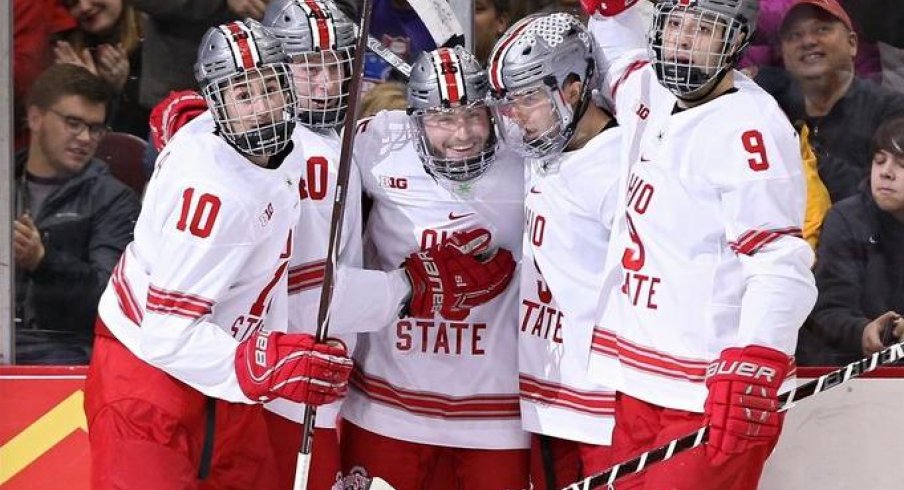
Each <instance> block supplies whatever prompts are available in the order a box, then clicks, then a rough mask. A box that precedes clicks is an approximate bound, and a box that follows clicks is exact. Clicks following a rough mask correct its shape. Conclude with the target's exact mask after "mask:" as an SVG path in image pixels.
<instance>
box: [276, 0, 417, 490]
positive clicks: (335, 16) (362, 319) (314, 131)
mask: <svg viewBox="0 0 904 490" xmlns="http://www.w3.org/2000/svg"><path fill="white" fill-rule="evenodd" d="M262 23H263V24H264V25H265V26H267V27H268V28H269V29H270V30H271V31H272V32H273V34H274V35H275V36H276V37H277V38H278V39H280V41H282V43H283V46H284V47H285V49H286V52H287V53H288V54H289V56H290V57H291V58H292V62H291V64H290V65H289V66H290V68H291V70H292V73H293V80H294V82H295V90H296V92H297V93H298V104H297V106H296V117H297V121H298V122H299V125H300V127H299V128H297V129H296V131H297V132H298V133H300V137H301V138H302V140H303V141H304V148H303V149H302V151H301V153H302V155H301V156H300V159H301V161H302V169H301V176H300V179H299V181H298V182H299V197H300V199H301V213H300V216H299V219H298V222H297V223H296V225H295V231H296V236H304V237H305V239H304V240H303V241H298V242H296V244H295V249H294V250H293V252H292V258H291V259H289V273H288V274H289V275H288V286H289V331H290V332H304V333H311V334H312V333H314V332H315V329H316V327H317V313H318V309H319V305H320V292H321V287H322V283H323V278H324V272H325V267H326V257H327V246H328V245H329V239H330V221H331V216H332V209H333V201H334V199H335V196H336V180H337V177H338V173H339V156H340V147H341V141H340V138H339V135H338V133H337V131H336V130H337V129H338V127H339V126H341V125H342V123H343V122H344V120H345V116H346V111H347V108H348V92H349V82H350V80H351V73H352V67H351V61H352V56H353V53H354V48H355V41H356V39H357V36H356V29H357V28H356V27H355V25H354V24H353V23H352V21H351V20H350V19H348V17H346V16H345V15H344V14H343V13H342V12H341V11H340V10H339V9H338V8H337V7H336V6H335V5H334V4H333V3H331V2H325V1H321V0H272V1H271V2H270V3H269V4H267V9H266V11H265V13H264V18H263V21H262ZM343 224H344V226H343V231H342V245H341V247H340V264H341V265H340V269H341V272H340V274H341V275H342V277H341V278H339V277H337V278H336V280H335V281H334V286H335V289H334V291H335V292H334V299H335V300H336V303H337V304H338V303H340V302H344V300H345V299H344V298H343V297H342V296H345V293H344V292H343V291H345V288H344V286H346V285H348V284H351V285H354V286H355V289H356V291H355V292H354V296H357V297H358V301H357V303H358V304H360V305H362V306H365V308H361V307H341V306H337V307H336V308H334V309H333V310H332V315H331V321H330V327H331V328H330V331H331V335H332V336H334V337H337V338H339V339H341V340H342V341H343V342H344V343H345V344H346V346H347V347H348V349H350V350H353V349H354V335H353V334H352V335H335V334H336V333H337V332H340V331H345V333H348V331H347V330H344V328H343V327H344V326H350V327H351V328H355V329H368V330H372V329H374V328H379V327H381V326H382V325H385V324H386V323H388V322H389V321H391V320H392V319H393V318H396V317H397V316H398V311H399V308H400V306H401V304H402V301H403V300H404V298H405V295H406V294H407V292H408V283H407V281H406V280H405V276H404V273H399V272H396V273H393V274H386V273H384V272H382V271H365V270H362V269H361V264H362V246H361V233H362V230H361V227H362V226H361V177H360V175H359V173H358V169H357V167H355V166H352V168H351V172H350V174H349V180H348V186H347V188H346V198H345V217H344V220H343ZM349 275H350V276H352V277H346V276H349ZM349 316H351V317H352V318H347V317H349ZM340 403H341V402H335V403H332V404H330V405H327V406H324V407H321V408H320V409H319V410H318V411H317V419H316V422H317V427H316V428H315V430H314V444H313V452H312V453H311V454H312V458H313V459H312V461H311V467H310V470H309V471H310V472H309V476H308V488H312V489H328V488H331V487H332V486H333V485H334V484H335V483H336V481H337V480H338V479H339V477H340V475H339V473H340V458H339V441H338V438H337V434H336V430H335V428H336V418H337V416H338V411H339V404H340ZM267 409H268V411H267V413H266V415H265V418H266V420H267V426H268V429H269V433H270V438H271V442H272V444H273V449H274V453H275V454H276V459H277V464H278V470H279V478H280V489H283V490H289V489H291V488H292V484H293V481H294V476H295V467H296V460H297V456H298V451H299V449H300V446H301V437H302V435H301V433H302V426H301V424H300V422H301V421H302V420H303V414H304V406H303V405H301V404H296V403H293V402H291V401H289V400H274V401H272V402H270V403H268V404H267ZM274 412H275V413H276V414H279V415H274Z"/></svg>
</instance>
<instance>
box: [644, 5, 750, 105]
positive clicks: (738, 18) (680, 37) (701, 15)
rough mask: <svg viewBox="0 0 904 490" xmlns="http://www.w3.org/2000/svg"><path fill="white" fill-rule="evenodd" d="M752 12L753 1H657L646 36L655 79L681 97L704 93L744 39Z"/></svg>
mask: <svg viewBox="0 0 904 490" xmlns="http://www.w3.org/2000/svg"><path fill="white" fill-rule="evenodd" d="M758 15H759V0H662V1H661V2H659V3H658V4H657V6H656V14H655V17H654V20H653V24H652V26H651V28H650V32H649V34H648V36H647V39H648V42H649V49H650V57H651V59H652V60H653V69H654V71H655V72H656V77H657V78H658V79H659V83H661V84H662V85H663V86H665V87H666V88H668V89H669V90H670V91H671V92H672V93H673V94H675V96H677V97H678V98H680V99H684V100H689V101H693V100H699V99H702V98H704V97H706V96H707V95H709V94H710V93H711V92H712V91H713V89H714V88H715V87H716V85H718V83H719V82H720V81H721V80H722V78H724V77H725V74H726V73H728V71H729V70H731V69H732V68H733V67H734V65H735V64H736V63H737V61H738V59H739V58H740V56H741V54H742V53H743V51H744V49H745V48H746V47H747V45H748V44H749V43H750V39H751V37H752V36H753V33H754V31H755V30H756V23H757V18H758ZM701 44H706V45H708V47H707V48H705V51H702V52H701V51H700V47H699V46H700V45H701Z"/></svg>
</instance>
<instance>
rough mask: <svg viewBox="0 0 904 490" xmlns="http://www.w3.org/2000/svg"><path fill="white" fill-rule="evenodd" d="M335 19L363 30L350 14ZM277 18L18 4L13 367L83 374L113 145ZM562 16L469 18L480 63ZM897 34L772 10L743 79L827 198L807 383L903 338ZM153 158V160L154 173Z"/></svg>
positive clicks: (130, 211) (534, 7)
mask: <svg viewBox="0 0 904 490" xmlns="http://www.w3.org/2000/svg"><path fill="white" fill-rule="evenodd" d="M337 3H338V4H339V5H340V7H341V8H342V9H343V10H345V11H346V12H347V13H349V14H351V15H354V11H355V10H356V8H357V5H356V2H355V1H354V0H346V1H339V2H337ZM374 3H375V5H374V12H375V14H374V17H373V21H372V27H371V34H372V35H373V36H374V37H375V38H376V39H377V40H379V41H380V42H381V43H382V44H383V45H384V46H385V47H387V48H389V49H390V50H392V51H393V52H394V53H395V54H397V55H398V56H400V57H401V58H402V59H403V60H405V61H407V62H409V63H412V62H413V61H414V60H415V59H416V57H417V56H418V55H419V54H420V53H421V52H422V51H424V50H429V49H433V48H435V46H434V45H433V41H432V39H431V38H430V36H429V34H428V33H427V32H426V29H425V28H424V27H423V25H422V24H420V23H419V20H418V17H417V15H416V14H415V12H414V11H413V9H412V8H411V7H410V6H409V5H408V3H407V2H406V1H405V0H375V2H374ZM265 4H266V1H265V0H225V1H223V0H192V1H185V0H131V1H128V2H126V1H125V0H15V1H14V2H13V6H14V27H15V28H14V65H13V66H14V81H15V92H14V94H15V134H16V140H15V141H16V152H17V153H16V159H15V167H16V176H17V177H16V184H15V185H16V189H15V191H16V197H17V199H16V203H17V205H16V209H15V216H13V221H14V226H13V228H14V255H15V264H16V285H17V294H16V317H17V323H16V349H17V356H16V362H18V363H24V364H83V363H87V361H88V359H89V356H90V346H91V339H92V334H91V331H92V322H93V317H94V313H95V308H96V304H97V300H98V297H99V295H100V292H101V291H102V289H103V287H104V285H105V284H106V283H107V281H108V279H109V276H110V274H111V271H112V270H113V268H114V266H115V263H116V260H117V258H118V256H119V254H120V253H121V252H122V250H123V248H124V247H125V245H126V244H127V243H128V242H129V241H130V240H131V227H132V226H133V225H134V220H135V218H136V216H137V214H138V210H139V206H140V204H139V196H138V195H136V194H135V193H134V192H133V191H131V190H129V189H128V188H127V187H126V186H124V185H122V184H121V183H119V182H117V181H116V180H115V179H114V178H113V177H112V175H111V174H110V172H109V171H108V170H107V168H106V165H105V164H104V163H103V162H101V161H99V160H98V159H97V158H95V157H96V155H95V152H96V151H97V148H98V145H99V143H100V142H101V140H102V139H103V138H104V137H105V136H106V135H107V133H108V132H109V131H116V132H124V133H130V134H132V135H134V136H137V137H139V138H141V139H144V140H147V141H150V140H151V135H150V134H149V126H148V118H149V114H150V112H151V109H152V108H153V107H154V106H155V105H156V104H158V103H159V102H160V101H161V100H163V99H164V98H165V97H166V96H167V94H168V93H170V92H171V91H174V90H184V89H193V88H195V86H194V85H195V82H194V77H193V75H192V64H193V62H194V60H195V56H196V49H197V45H198V43H199V41H200V38H201V35H202V34H203V33H204V31H205V30H207V28H208V27H210V26H214V25H217V24H220V23H223V22H225V21H228V20H231V19H238V18H244V17H252V18H260V17H262V15H263V6H264V5H265ZM553 10H566V11H569V12H573V13H577V14H581V11H580V5H579V2H577V1H571V0H560V1H550V0H525V1H518V2H512V1H510V0H475V2H474V27H475V28H474V32H475V39H474V50H475V53H476V55H477V57H478V58H479V59H480V60H485V59H486V57H487V56H488V54H489V51H490V49H491V48H492V46H493V43H494V42H495V41H496V39H497V38H498V37H499V36H500V35H501V34H502V33H503V32H504V31H505V29H506V28H508V26H510V25H511V24H512V23H513V22H514V21H516V20H517V19H519V18H521V17H523V16H524V15H527V14H530V13H532V12H538V11H545V12H548V11H553ZM900 25H904V4H901V3H900V2H899V1H896V0H869V1H867V0H839V1H838V3H836V1H835V0H823V1H819V2H816V1H814V2H793V1H791V0H762V1H761V15H760V19H759V27H758V29H757V34H756V37H755V39H754V41H753V43H752V45H751V47H750V48H749V49H748V51H747V53H746V55H745V57H744V59H743V61H742V63H741V65H742V66H743V67H744V72H745V73H746V74H748V75H749V76H751V77H753V78H754V79H755V81H756V82H757V83H759V84H760V85H761V86H762V87H763V88H765V89H766V90H767V91H768V92H769V93H770V94H771V95H772V96H773V97H775V99H776V100H777V101H778V102H779V104H780V106H781V107H782V109H783V110H784V111H785V113H786V114H787V116H788V118H789V119H790V120H791V122H792V123H794V125H795V126H796V127H797V128H798V130H799V132H800V134H801V138H802V141H801V143H802V150H803V152H804V161H805V165H807V162H809V165H811V166H812V168H811V174H812V175H811V177H812V178H811V179H810V185H808V198H809V199H810V200H811V203H812V202H813V200H817V201H818V200H819V196H820V195H823V196H825V195H827V196H828V199H826V198H825V197H823V201H825V205H822V206H820V205H816V206H815V207H814V208H813V210H812V212H808V219H810V220H812V221H813V222H814V223H815V225H814V226H811V228H810V229H811V230H812V233H811V234H810V236H809V237H808V238H810V242H811V244H812V245H813V246H814V247H816V253H817V263H816V265H815V274H816V278H817V285H818V288H819V299H818V303H817V305H816V308H815V309H814V311H813V313H812V314H811V316H810V318H809V320H808V321H807V323H806V324H805V325H804V326H803V327H802V330H801V335H800V341H799V346H798V362H799V364H801V365H838V364H841V363H845V362H849V361H852V360H854V359H857V358H859V357H861V356H863V355H864V354H870V353H872V352H875V351H877V350H879V349H881V348H882V346H883V345H886V344H887V343H888V342H889V341H890V340H889V339H891V338H893V336H894V333H895V332H894V330H895V329H896V328H897V329H898V330H900V331H904V321H902V317H901V314H902V313H904V247H902V246H901V243H902V240H904V201H902V200H901V197H900V196H901V195H902V194H904V35H902V32H904V31H902V30H901V29H900V27H899V26H900ZM365 80H366V82H367V84H366V88H367V93H366V95H365V96H364V100H363V101H362V104H361V105H360V112H359V115H360V116H369V115H373V114H375V113H376V112H378V111H380V110H383V109H404V108H405V107H406V101H405V95H404V93H405V85H404V79H403V78H402V77H400V76H399V75H398V73H395V72H394V71H393V69H392V68H391V67H390V65H388V64H386V63H385V62H384V61H383V60H381V59H380V58H379V57H377V56H376V55H374V54H373V53H367V54H365ZM154 155H155V150H154V146H153V145H148V151H147V156H146V158H145V168H146V169H147V170H150V168H151V166H152V164H153V157H154ZM808 156H809V157H810V158H807V157H808ZM133 163H134V164H136V165H137V164H138V162H133ZM146 174H147V175H150V172H149V171H148V172H147V173H146ZM823 185H824V188H823ZM826 190H827V192H828V193H827V194H825V191H826ZM820 192H822V194H820ZM754 204H755V203H754ZM829 204H831V208H830V209H829ZM826 210H827V213H826ZM823 217H824V220H823ZM820 223H821V224H822V226H821V231H820V226H819V225H820ZM897 333H902V332H897Z"/></svg>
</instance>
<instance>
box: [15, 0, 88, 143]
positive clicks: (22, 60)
mask: <svg viewBox="0 0 904 490" xmlns="http://www.w3.org/2000/svg"><path fill="white" fill-rule="evenodd" d="M73 27H75V19H73V18H72V17H71V16H70V15H69V12H67V11H66V9H65V8H64V7H63V6H62V5H60V4H58V3H57V2H56V0H13V104H14V107H15V120H14V127H15V138H16V143H15V147H16V151H19V150H20V149H22V148H25V147H26V146H27V145H28V125H27V124H26V123H25V96H26V94H28V89H29V87H31V84H32V83H33V82H34V81H35V79H36V78H37V77H38V75H40V74H41V72H43V71H44V69H45V68H47V67H48V66H50V64H51V63H52V62H53V53H51V51H50V40H51V38H52V37H53V36H54V35H56V34H57V33H59V32H62V31H66V30H69V29H72V28H73Z"/></svg>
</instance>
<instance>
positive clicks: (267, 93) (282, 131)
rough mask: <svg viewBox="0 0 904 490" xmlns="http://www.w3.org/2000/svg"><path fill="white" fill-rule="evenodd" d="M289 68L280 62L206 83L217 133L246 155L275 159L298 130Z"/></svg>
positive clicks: (206, 95) (208, 100)
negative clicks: (294, 131)
mask: <svg viewBox="0 0 904 490" xmlns="http://www.w3.org/2000/svg"><path fill="white" fill-rule="evenodd" d="M289 80H290V77H289V68H288V66H287V65H285V64H282V63H279V64H273V65H268V66H264V67H261V68H255V69H252V70H248V71H244V72H241V73H237V74H235V75H232V76H229V77H225V78H222V79H220V80H216V81H213V82H211V83H209V84H207V85H206V86H205V87H204V89H203V91H202V93H203V95H204V98H205V99H206V100H207V103H208V105H209V106H210V107H211V108H212V109H213V115H214V122H215V124H216V127H217V131H218V134H219V135H220V136H222V137H223V138H224V139H225V140H226V141H227V142H229V143H230V144H231V145H232V146H233V147H235V148H236V150H238V151H239V152H240V153H242V154H244V155H246V156H272V155H275V154H277V153H279V152H280V151H282V150H283V149H285V148H286V146H288V144H289V141H290V140H291V138H292V131H293V130H294V129H295V122H294V120H293V114H292V110H291V108H292V107H294V106H295V90H294V87H293V86H292V83H291V82H290V81H289Z"/></svg>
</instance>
